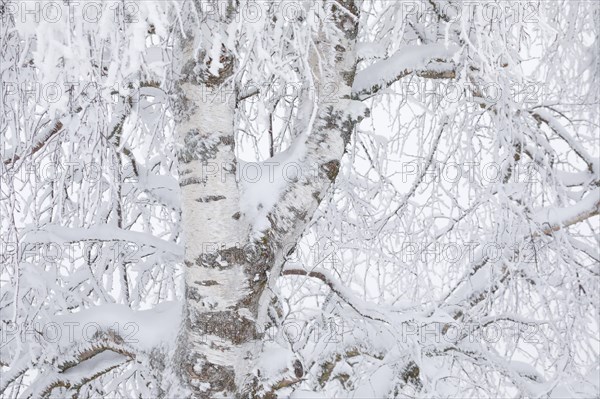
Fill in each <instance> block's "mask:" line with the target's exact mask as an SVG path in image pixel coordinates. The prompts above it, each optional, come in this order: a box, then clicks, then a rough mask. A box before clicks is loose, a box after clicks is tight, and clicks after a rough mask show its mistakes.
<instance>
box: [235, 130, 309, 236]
mask: <svg viewBox="0 0 600 399" xmlns="http://www.w3.org/2000/svg"><path fill="white" fill-rule="evenodd" d="M303 138H305V135H301V136H300V137H298V138H297V140H296V141H295V143H294V145H292V146H291V147H290V148H288V149H286V150H284V151H282V152H279V153H277V154H275V155H274V156H273V157H271V158H269V159H268V160H266V161H264V162H245V161H243V160H238V179H239V180H240V183H241V184H240V186H241V197H240V210H241V212H242V213H243V214H244V217H245V218H246V220H247V221H248V222H249V223H250V224H251V225H252V226H253V231H254V233H255V234H257V233H260V232H261V231H263V230H265V229H267V228H269V227H270V223H269V220H268V219H267V216H268V215H269V213H270V212H271V211H272V210H273V207H274V206H275V204H276V203H277V202H278V200H279V198H280V197H281V194H283V192H284V191H285V189H286V187H287V186H288V185H289V184H290V183H292V182H294V181H296V180H297V179H299V178H301V177H302V176H303V175H304V174H307V173H309V174H310V173H315V171H314V170H310V169H308V168H306V166H305V165H304V164H302V163H301V159H302V157H303V156H304V153H305V148H304V143H303V142H301V140H302V139H303Z"/></svg>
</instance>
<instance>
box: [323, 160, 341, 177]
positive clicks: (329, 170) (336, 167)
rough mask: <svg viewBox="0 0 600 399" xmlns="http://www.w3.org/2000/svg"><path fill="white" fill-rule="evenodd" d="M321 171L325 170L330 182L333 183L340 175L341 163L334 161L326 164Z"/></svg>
mask: <svg viewBox="0 0 600 399" xmlns="http://www.w3.org/2000/svg"><path fill="white" fill-rule="evenodd" d="M321 169H323V171H324V172H325V174H326V175H327V178H328V179H329V181H331V182H333V181H334V180H335V178H336V177H337V175H338V173H339V172H340V161H338V160H336V159H334V160H332V161H329V162H327V163H324V164H323V165H321Z"/></svg>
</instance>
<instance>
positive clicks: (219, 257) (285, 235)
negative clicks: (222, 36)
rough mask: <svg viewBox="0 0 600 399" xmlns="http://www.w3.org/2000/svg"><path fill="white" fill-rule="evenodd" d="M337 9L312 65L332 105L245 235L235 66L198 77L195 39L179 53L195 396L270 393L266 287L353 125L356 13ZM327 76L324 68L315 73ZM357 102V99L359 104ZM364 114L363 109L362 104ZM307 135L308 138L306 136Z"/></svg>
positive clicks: (190, 369)
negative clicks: (264, 364)
mask: <svg viewBox="0 0 600 399" xmlns="http://www.w3.org/2000/svg"><path fill="white" fill-rule="evenodd" d="M342 5H343V8H340V7H339V6H336V5H334V6H333V8H332V11H333V14H332V15H333V19H334V28H333V31H334V33H335V34H334V35H330V37H325V35H324V34H320V35H319V36H320V37H319V38H318V39H319V40H318V43H319V45H318V46H317V47H316V48H315V50H314V51H315V52H314V56H313V60H312V65H311V68H312V74H313V78H314V79H315V84H316V85H320V84H325V83H334V84H335V87H337V88H338V90H337V101H334V102H333V103H332V104H317V103H315V107H317V108H316V109H314V113H315V116H316V118H314V119H313V125H312V126H311V127H310V129H311V131H310V134H303V135H301V136H300V139H302V140H306V143H305V147H306V149H307V150H306V153H305V156H304V157H303V158H302V159H301V163H302V166H303V170H314V169H315V168H316V169H317V170H318V173H316V174H309V173H303V174H302V175H301V176H300V178H299V179H298V180H297V181H295V182H293V183H290V185H289V187H287V188H286V189H285V191H284V193H283V194H282V195H281V197H280V199H279V201H278V204H277V205H276V206H275V207H274V209H273V210H272V212H271V214H270V215H269V220H270V222H271V227H270V228H269V229H267V231H265V232H264V234H263V236H262V237H261V238H260V239H256V238H251V237H253V236H252V235H250V234H249V229H248V226H247V225H245V222H244V220H245V218H244V217H243V215H242V214H241V213H240V211H239V195H240V194H239V189H238V185H237V183H236V179H235V177H236V160H235V151H234V129H233V128H234V114H235V112H234V111H235V110H234V101H233V99H234V96H233V95H232V90H230V89H231V87H232V86H231V83H229V82H230V80H229V79H228V78H229V77H230V76H231V73H232V70H233V68H234V67H233V64H234V60H233V59H232V57H231V55H230V53H228V52H227V51H226V50H224V51H223V53H222V56H221V60H220V62H221V64H222V65H223V67H222V68H221V69H220V70H219V74H218V76H214V75H208V74H206V75H205V76H200V75H201V74H198V73H197V71H199V70H202V69H208V68H203V67H208V65H204V66H203V67H200V68H198V65H197V64H198V62H197V60H198V54H195V51H196V47H195V46H194V45H193V42H194V41H193V40H189V39H188V40H187V41H185V43H184V45H183V51H182V53H181V54H182V59H181V63H182V65H183V67H182V75H181V78H180V81H179V89H180V98H179V99H178V104H177V107H176V109H178V110H179V115H178V119H177V122H176V123H177V127H176V129H177V137H178V141H179V145H180V150H179V154H178V160H179V173H180V187H181V191H182V208H183V210H182V212H183V214H182V219H183V220H184V225H183V231H184V239H185V242H186V244H185V264H186V266H187V267H186V276H185V283H186V316H185V317H184V320H185V321H184V326H183V328H182V332H181V337H180V343H179V350H178V355H177V359H176V362H177V363H178V364H180V365H181V373H182V379H183V380H184V383H185V385H186V386H187V388H189V390H190V391H191V396H192V397H195V398H213V397H219V396H228V397H230V396H232V395H237V396H242V397H269V395H270V394H269V392H266V391H265V389H263V388H261V387H260V384H259V376H260V370H259V371H256V372H255V371H254V370H253V369H254V366H253V358H254V357H255V355H256V354H257V353H258V351H259V350H260V345H261V338H262V335H263V332H264V322H265V314H266V310H267V307H268V304H269V302H270V296H269V295H268V294H267V292H268V291H269V290H265V288H266V287H267V286H268V284H272V283H273V282H274V281H275V279H276V278H277V277H278V276H279V275H280V273H281V269H282V265H283V262H284V255H285V254H284V253H283V251H284V250H285V249H286V248H287V249H289V248H290V247H289V245H286V244H289V243H290V242H295V241H296V240H297V239H298V238H299V237H300V235H301V233H302V231H303V230H304V228H305V227H306V225H307V224H308V222H309V221H310V218H311V216H312V214H313V213H314V211H315V210H316V208H317V206H318V204H319V203H320V201H321V200H322V199H323V197H324V196H325V193H326V191H327V189H328V187H329V186H330V185H331V183H332V182H333V181H334V179H335V177H336V176H337V173H338V170H339V165H340V159H341V157H342V155H343V154H344V148H345V145H346V144H347V143H348V141H349V138H350V134H351V132H352V129H353V126H354V123H355V122H356V120H357V117H356V115H353V114H352V112H350V113H349V112H348V111H349V110H352V109H354V108H355V107H353V106H352V105H353V104H354V103H355V102H354V101H353V100H351V99H350V96H351V87H352V83H353V78H354V73H355V69H356V55H355V49H354V48H355V44H356V34H357V30H358V8H357V7H356V6H355V4H354V1H346V2H342ZM319 71H323V72H319ZM356 103H357V102H356ZM359 109H361V110H362V106H361V107H360V108H359ZM306 133H308V132H306Z"/></svg>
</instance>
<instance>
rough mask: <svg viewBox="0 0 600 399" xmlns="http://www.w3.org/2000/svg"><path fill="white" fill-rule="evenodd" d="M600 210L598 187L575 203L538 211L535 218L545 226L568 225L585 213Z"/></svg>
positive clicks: (599, 190)
mask: <svg viewBox="0 0 600 399" xmlns="http://www.w3.org/2000/svg"><path fill="white" fill-rule="evenodd" d="M598 212H600V188H596V189H594V190H592V191H590V193H589V194H588V195H586V196H585V198H583V199H582V200H581V201H579V202H578V203H576V204H575V205H572V206H568V207H564V208H547V209H542V210H540V211H538V212H537V213H536V214H535V216H534V220H535V222H536V223H538V224H540V225H541V226H542V227H543V228H547V227H550V228H556V227H563V226H568V225H569V224H571V223H574V222H575V221H577V220H578V219H579V218H581V217H583V216H585V215H591V214H593V213H596V214H597V213H598Z"/></svg>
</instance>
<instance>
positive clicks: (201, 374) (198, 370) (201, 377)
mask: <svg viewBox="0 0 600 399" xmlns="http://www.w3.org/2000/svg"><path fill="white" fill-rule="evenodd" d="M194 365H196V366H195V367H194ZM186 368H187V374H188V375H189V376H191V377H193V379H194V380H196V381H201V382H206V383H209V384H210V390H209V392H213V393H214V392H235V372H234V370H233V368H232V367H225V366H220V365H218V364H214V363H211V362H209V361H208V360H207V359H206V357H205V356H202V355H200V356H196V357H195V359H192V360H191V361H188V362H187V366H186ZM190 386H192V387H193V384H190ZM196 390H197V392H196V394H197V396H196V397H199V398H202V397H212V396H213V395H211V394H209V393H206V392H202V391H201V390H200V389H197V388H196Z"/></svg>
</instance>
